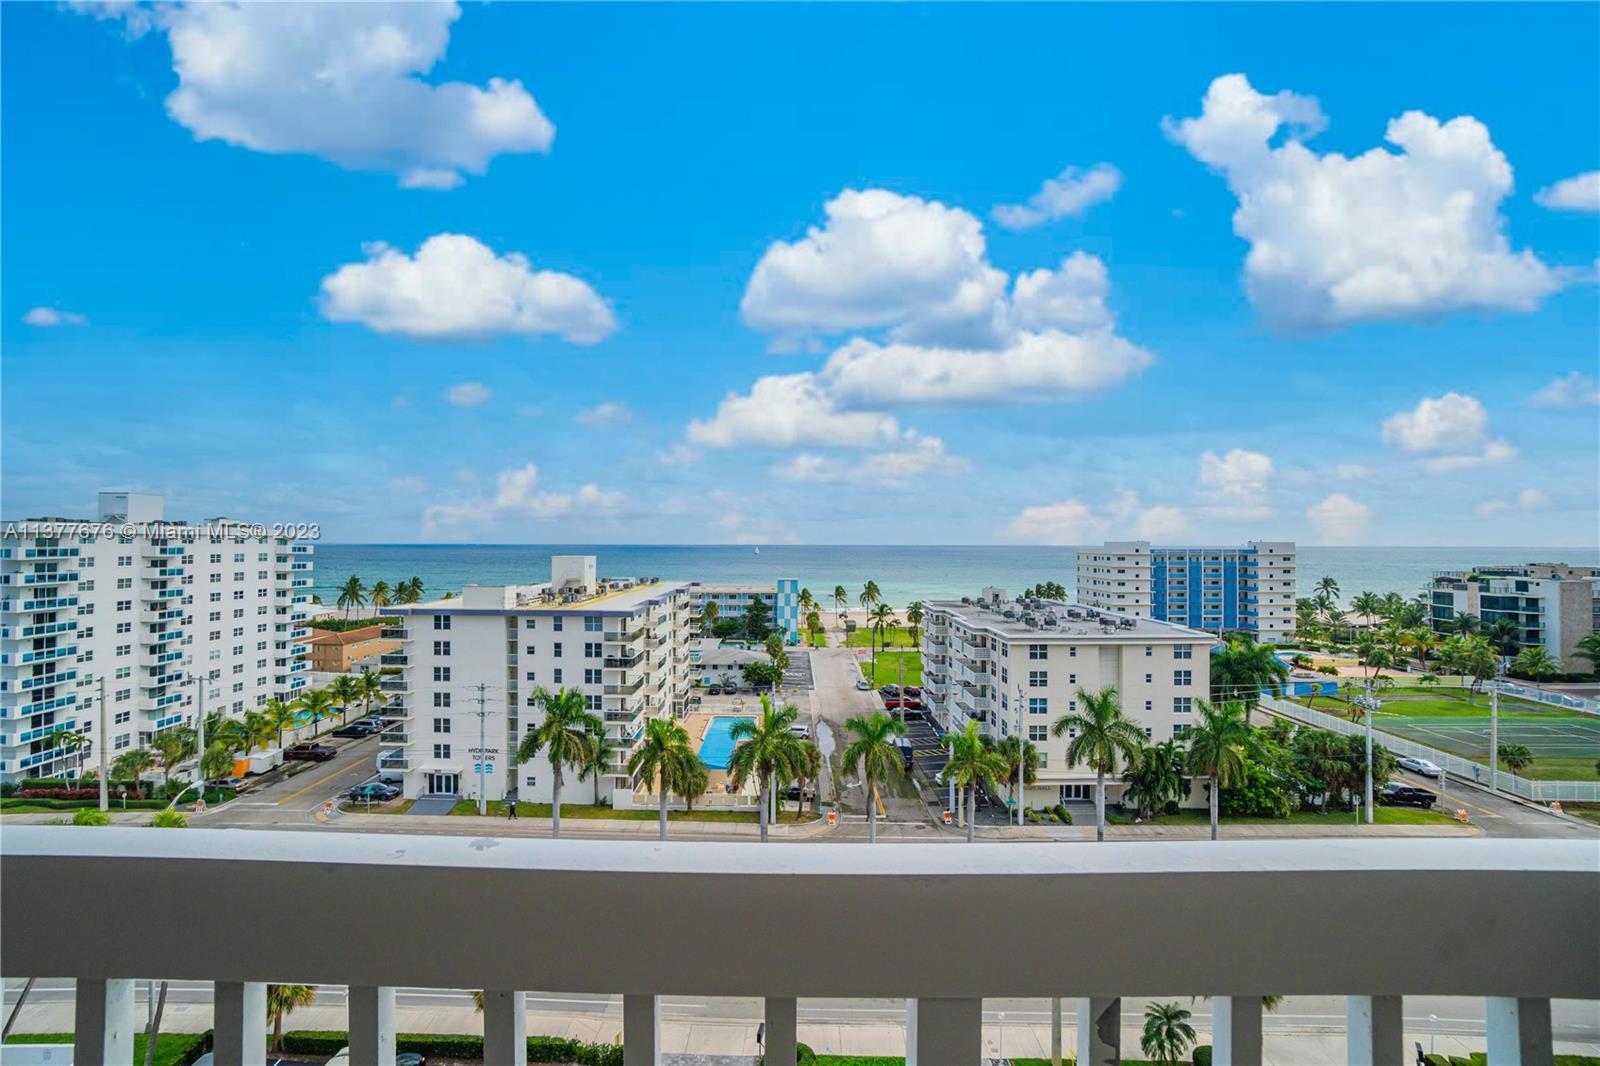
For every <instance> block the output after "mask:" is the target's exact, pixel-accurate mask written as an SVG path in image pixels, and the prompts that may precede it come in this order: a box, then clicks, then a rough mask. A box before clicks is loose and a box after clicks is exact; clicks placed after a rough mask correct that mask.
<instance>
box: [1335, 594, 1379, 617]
mask: <svg viewBox="0 0 1600 1066" xmlns="http://www.w3.org/2000/svg"><path fill="white" fill-rule="evenodd" d="M1335 595H1337V593H1335ZM1350 609H1351V610H1352V611H1354V612H1356V613H1357V614H1364V615H1366V616H1367V617H1368V618H1369V619H1371V618H1377V617H1378V616H1379V615H1380V614H1382V613H1383V597H1382V596H1379V595H1378V594H1377V593H1376V592H1358V593H1356V595H1354V596H1352V597H1350Z"/></svg>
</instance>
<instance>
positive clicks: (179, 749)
mask: <svg viewBox="0 0 1600 1066" xmlns="http://www.w3.org/2000/svg"><path fill="white" fill-rule="evenodd" d="M194 744H195V735H194V730H192V729H190V728H189V727H188V726H174V727H172V728H171V729H164V730H162V731H161V732H159V733H157V734H156V735H155V736H154V737H153V738H151V740H150V746H151V747H152V748H154V749H155V750H156V754H157V755H159V756H161V784H162V786H163V787H170V786H171V785H172V771H173V770H176V769H177V768H178V764H179V763H181V762H183V760H185V759H187V758H188V757H189V756H191V755H193V754H194Z"/></svg>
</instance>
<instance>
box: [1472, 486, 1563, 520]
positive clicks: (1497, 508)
mask: <svg viewBox="0 0 1600 1066" xmlns="http://www.w3.org/2000/svg"><path fill="white" fill-rule="evenodd" d="M1549 506H1550V494H1549V493H1547V492H1545V491H1544V490H1543V489H1523V490H1522V491H1521V492H1519V493H1517V495H1516V497H1515V499H1510V500H1507V499H1491V500H1484V501H1483V502H1482V503H1480V504H1478V506H1477V507H1476V508H1475V509H1474V512H1473V513H1475V514H1476V515H1477V516H1478V517H1479V518H1493V517H1494V516H1495V515H1499V514H1504V513H1506V512H1507V511H1510V510H1511V509H1512V508H1516V510H1517V511H1518V512H1526V511H1543V510H1545V509H1547V508H1548V507H1549Z"/></svg>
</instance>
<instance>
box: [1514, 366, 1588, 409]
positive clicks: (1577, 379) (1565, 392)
mask: <svg viewBox="0 0 1600 1066" xmlns="http://www.w3.org/2000/svg"><path fill="white" fill-rule="evenodd" d="M1530 402H1531V403H1532V404H1533V405H1534V406H1535V407H1594V406H1596V405H1600V382H1597V381H1595V379H1594V378H1592V377H1590V376H1589V375H1588V374H1585V373H1584V372H1583V371H1581V370H1573V371H1570V372H1569V373H1566V374H1563V375H1562V376H1561V377H1558V378H1556V379H1555V380H1554V381H1552V382H1550V384H1548V385H1546V386H1545V387H1544V388H1542V389H1540V390H1539V391H1538V392H1536V393H1534V394H1533V396H1532V398H1531V400H1530Z"/></svg>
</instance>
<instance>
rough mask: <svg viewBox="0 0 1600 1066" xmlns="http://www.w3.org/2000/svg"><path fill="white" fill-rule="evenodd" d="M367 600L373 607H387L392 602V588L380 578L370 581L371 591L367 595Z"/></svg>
mask: <svg viewBox="0 0 1600 1066" xmlns="http://www.w3.org/2000/svg"><path fill="white" fill-rule="evenodd" d="M367 602H368V603H370V604H372V606H373V607H387V606H389V604H391V603H393V602H394V599H393V590H392V589H390V588H389V583H388V582H387V581H385V580H383V579H382V578H379V579H378V580H377V581H375V582H373V583H372V592H371V593H370V594H369V595H368V597H367Z"/></svg>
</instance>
